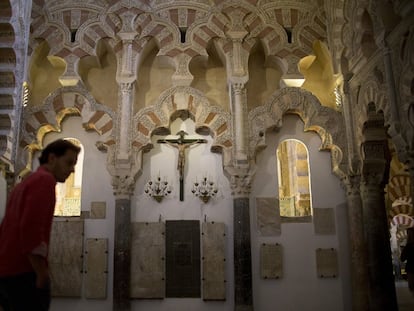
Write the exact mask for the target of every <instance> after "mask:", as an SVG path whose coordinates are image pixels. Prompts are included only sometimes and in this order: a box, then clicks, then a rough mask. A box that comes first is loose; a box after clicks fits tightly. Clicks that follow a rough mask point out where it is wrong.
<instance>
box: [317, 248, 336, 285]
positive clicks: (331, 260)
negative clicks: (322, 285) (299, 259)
mask: <svg viewBox="0 0 414 311" xmlns="http://www.w3.org/2000/svg"><path fill="white" fill-rule="evenodd" d="M316 271H317V274H318V277H320V278H336V277H337V276H338V254H337V252H336V249H334V248H318V249H317V250H316Z"/></svg>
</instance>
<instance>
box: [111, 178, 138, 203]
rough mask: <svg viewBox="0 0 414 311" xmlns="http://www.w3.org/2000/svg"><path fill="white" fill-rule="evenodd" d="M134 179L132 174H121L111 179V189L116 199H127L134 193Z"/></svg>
mask: <svg viewBox="0 0 414 311" xmlns="http://www.w3.org/2000/svg"><path fill="white" fill-rule="evenodd" d="M134 186H135V178H134V176H133V175H132V174H122V175H116V176H113V177H112V187H113V189H114V195H115V196H116V197H122V196H126V197H129V196H131V195H132V194H133V192H134Z"/></svg>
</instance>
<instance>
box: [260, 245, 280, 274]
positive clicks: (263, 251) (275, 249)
mask: <svg viewBox="0 0 414 311" xmlns="http://www.w3.org/2000/svg"><path fill="white" fill-rule="evenodd" d="M260 276H261V277H262V278H263V279H279V278H281V277H282V276H283V249H282V245H280V244H277V243H276V244H265V243H263V244H262V245H260Z"/></svg>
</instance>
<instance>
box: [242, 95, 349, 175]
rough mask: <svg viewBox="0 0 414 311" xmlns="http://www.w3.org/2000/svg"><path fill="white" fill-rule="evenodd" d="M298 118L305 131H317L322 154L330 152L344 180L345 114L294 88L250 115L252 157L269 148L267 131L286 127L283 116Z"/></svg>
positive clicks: (270, 100) (345, 150)
mask: <svg viewBox="0 0 414 311" xmlns="http://www.w3.org/2000/svg"><path fill="white" fill-rule="evenodd" d="M285 114H296V115H298V116H299V117H300V118H301V120H302V121H303V123H304V131H305V132H306V131H314V132H316V133H317V134H318V135H319V137H320V138H321V141H322V144H321V147H320V149H321V150H330V152H331V159H332V170H333V172H334V173H335V174H336V175H337V176H338V177H340V178H343V177H344V176H345V173H346V171H347V170H346V165H347V160H346V155H347V146H346V138H345V135H344V133H343V129H344V128H345V126H344V121H343V117H342V115H341V113H339V112H338V111H335V110H333V109H331V108H328V107H324V106H322V105H321V104H320V102H319V100H318V99H317V98H316V97H315V96H314V95H313V94H312V93H310V92H308V91H306V90H304V89H300V88H294V87H286V88H283V89H281V90H278V91H276V92H275V93H274V94H273V96H272V97H271V98H270V99H269V100H268V101H267V103H266V104H265V105H263V106H260V107H257V108H255V109H254V110H252V111H251V112H250V113H249V115H248V126H249V129H250V133H249V135H250V155H251V158H255V155H256V153H258V152H259V151H260V150H262V149H263V148H265V147H266V131H267V130H269V129H277V128H280V127H282V122H283V115H285Z"/></svg>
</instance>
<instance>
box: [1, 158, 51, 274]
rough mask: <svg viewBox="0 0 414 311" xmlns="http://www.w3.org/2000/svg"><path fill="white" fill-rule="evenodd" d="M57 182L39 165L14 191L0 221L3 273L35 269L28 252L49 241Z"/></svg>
mask: <svg viewBox="0 0 414 311" xmlns="http://www.w3.org/2000/svg"><path fill="white" fill-rule="evenodd" d="M55 186H56V179H55V177H54V176H53V175H52V174H51V173H50V172H49V171H47V170H46V169H45V168H44V167H42V166H40V167H39V168H38V169H37V171H36V172H34V173H32V174H31V175H29V176H28V177H27V178H25V179H24V180H23V181H22V182H20V183H19V184H18V185H17V186H16V187H15V188H14V189H13V191H12V192H11V194H10V197H9V200H8V202H7V207H6V214H5V216H4V218H3V221H2V223H1V225H0V277H2V276H13V275H17V274H21V273H25V272H30V271H33V268H32V266H31V264H30V262H29V259H28V257H27V255H28V254H30V253H32V252H33V251H34V250H35V249H36V248H38V247H40V246H42V245H46V247H47V246H48V245H49V239H50V231H51V228H52V221H53V213H54V209H55V203H56V194H55ZM46 257H47V256H46ZM45 259H46V260H47V258H45Z"/></svg>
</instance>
